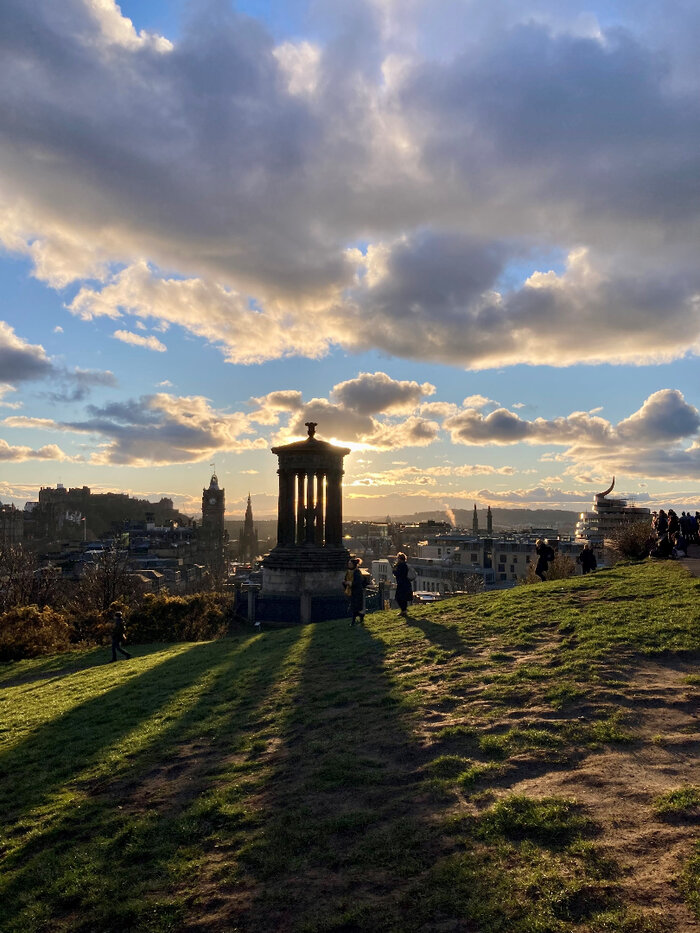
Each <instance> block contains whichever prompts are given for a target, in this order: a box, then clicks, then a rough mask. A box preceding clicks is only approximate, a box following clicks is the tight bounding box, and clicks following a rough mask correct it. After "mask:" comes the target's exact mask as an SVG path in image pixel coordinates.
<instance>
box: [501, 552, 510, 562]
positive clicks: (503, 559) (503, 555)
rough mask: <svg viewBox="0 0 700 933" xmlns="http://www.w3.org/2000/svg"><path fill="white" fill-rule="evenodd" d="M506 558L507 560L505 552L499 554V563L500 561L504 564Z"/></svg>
mask: <svg viewBox="0 0 700 933" xmlns="http://www.w3.org/2000/svg"><path fill="white" fill-rule="evenodd" d="M507 560H508V558H507V557H506V555H505V554H501V563H502V564H505V562H506V561H507Z"/></svg>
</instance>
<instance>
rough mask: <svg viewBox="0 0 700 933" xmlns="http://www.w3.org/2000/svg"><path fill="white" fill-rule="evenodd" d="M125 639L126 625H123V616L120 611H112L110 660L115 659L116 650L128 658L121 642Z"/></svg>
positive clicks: (127, 653) (128, 655)
mask: <svg viewBox="0 0 700 933" xmlns="http://www.w3.org/2000/svg"><path fill="white" fill-rule="evenodd" d="M123 641H126V626H125V625H124V616H123V615H122V614H121V612H115V613H114V626H113V627H112V661H116V660H117V651H118V652H119V654H123V655H124V657H125V658H130V657H131V655H130V654H129V652H128V651H124V649H123V648H122V642H123Z"/></svg>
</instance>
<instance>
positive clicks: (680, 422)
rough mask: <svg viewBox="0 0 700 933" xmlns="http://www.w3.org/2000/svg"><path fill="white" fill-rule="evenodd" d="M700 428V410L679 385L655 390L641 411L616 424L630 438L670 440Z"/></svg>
mask: <svg viewBox="0 0 700 933" xmlns="http://www.w3.org/2000/svg"><path fill="white" fill-rule="evenodd" d="M698 428H700V412H699V411H698V410H697V408H695V406H694V405H689V404H688V403H687V402H686V401H685V399H684V398H683V395H682V394H681V393H680V392H679V391H678V389H662V390H661V391H660V392H654V394H653V395H650V396H649V398H648V399H647V400H646V401H645V402H644V404H643V405H642V407H641V408H640V409H639V411H636V412H635V413H634V414H633V415H630V417H629V418H625V419H624V420H623V421H620V422H619V424H618V425H617V435H618V437H619V438H620V439H621V440H623V441H627V442H632V443H636V444H640V443H647V444H649V443H651V444H658V443H668V442H673V441H677V440H680V439H682V438H685V437H689V436H691V435H693V434H695V433H696V432H697V430H698Z"/></svg>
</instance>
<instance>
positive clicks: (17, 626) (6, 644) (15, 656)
mask: <svg viewBox="0 0 700 933" xmlns="http://www.w3.org/2000/svg"><path fill="white" fill-rule="evenodd" d="M70 636H71V629H70V626H69V624H68V622H67V621H66V619H65V617H64V616H63V614H62V613H60V612H56V610H55V609H51V608H49V607H48V606H45V607H44V608H43V609H39V607H38V606H21V607H17V608H15V609H10V610H9V611H8V612H4V613H3V614H2V615H0V661H19V660H21V659H22V658H36V657H38V656H39V655H42V654H55V653H56V652H59V651H67V650H68V649H69V648H70V646H71V637H70Z"/></svg>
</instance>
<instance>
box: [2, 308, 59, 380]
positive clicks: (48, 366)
mask: <svg viewBox="0 0 700 933" xmlns="http://www.w3.org/2000/svg"><path fill="white" fill-rule="evenodd" d="M53 371H54V367H53V364H52V362H51V360H50V359H49V358H48V356H47V355H46V351H45V350H44V348H43V347H42V346H41V344H30V343H27V341H26V340H23V339H22V338H21V337H18V336H17V334H16V333H15V331H14V328H12V327H10V325H9V324H7V323H6V322H5V321H0V382H3V383H16V382H24V381H26V380H30V379H43V378H45V377H46V376H49V375H51V374H52V373H53Z"/></svg>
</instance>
